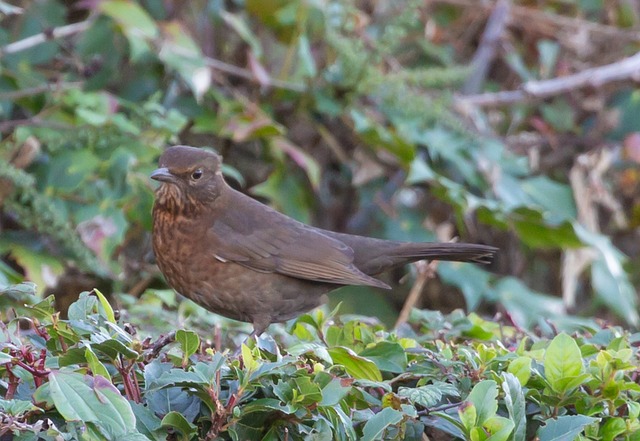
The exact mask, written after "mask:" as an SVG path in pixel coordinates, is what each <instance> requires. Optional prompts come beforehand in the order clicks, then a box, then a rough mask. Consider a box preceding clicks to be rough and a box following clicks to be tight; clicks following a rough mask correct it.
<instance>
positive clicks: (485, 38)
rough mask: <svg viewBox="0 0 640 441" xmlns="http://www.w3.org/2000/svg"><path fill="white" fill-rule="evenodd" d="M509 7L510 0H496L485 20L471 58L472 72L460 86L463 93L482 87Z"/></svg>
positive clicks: (506, 20)
mask: <svg viewBox="0 0 640 441" xmlns="http://www.w3.org/2000/svg"><path fill="white" fill-rule="evenodd" d="M510 9H511V1H510V0H498V1H497V2H496V4H495V7H494V8H493V12H492V13H491V16H490V17H489V20H488V21H487V26H486V28H485V30H484V32H483V33H482V38H481V40H480V44H479V45H478V49H477V50H476V53H475V54H474V55H473V60H471V67H472V72H471V74H470V75H469V77H468V78H467V81H466V82H465V84H464V86H463V87H462V93H464V94H465V95H466V94H471V93H478V92H479V91H480V90H481V89H482V85H483V84H484V81H485V79H486V77H487V72H488V71H489V68H490V67H491V63H492V62H493V60H494V58H495V57H496V52H497V49H498V43H499V42H500V38H501V37H502V35H503V34H504V30H505V28H506V26H507V22H508V21H509V12H510Z"/></svg>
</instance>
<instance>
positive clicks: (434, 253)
mask: <svg viewBox="0 0 640 441" xmlns="http://www.w3.org/2000/svg"><path fill="white" fill-rule="evenodd" d="M497 252H498V248H496V247H492V246H489V245H480V244H473V243H455V242H445V243H405V244H401V245H400V246H398V247H396V248H395V249H394V250H393V254H394V255H395V256H396V257H399V258H405V259H407V260H409V261H411V260H449V261H453V262H475V263H491V261H492V260H493V257H494V256H495V254H496V253H497Z"/></svg>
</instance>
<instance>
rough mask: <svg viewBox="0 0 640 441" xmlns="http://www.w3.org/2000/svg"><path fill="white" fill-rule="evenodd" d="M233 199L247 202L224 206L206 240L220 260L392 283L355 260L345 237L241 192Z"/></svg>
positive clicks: (347, 281) (300, 274) (346, 281)
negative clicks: (368, 272)
mask: <svg viewBox="0 0 640 441" xmlns="http://www.w3.org/2000/svg"><path fill="white" fill-rule="evenodd" d="M237 196H240V197H241V198H240V199H237ZM234 203H238V204H240V205H244V207H242V208H239V207H234V210H225V212H224V213H223V214H222V215H221V216H220V217H218V218H217V219H215V220H214V221H213V224H212V225H211V226H210V228H209V229H208V230H207V237H206V241H207V243H211V244H213V249H212V252H213V254H214V255H215V256H216V258H217V259H218V260H220V261H227V262H235V263H238V264H240V265H243V266H245V267H247V268H251V269H253V270H256V271H261V272H274V273H279V274H284V275H287V276H291V277H297V278H300V279H307V280H314V281H319V282H327V283H335V284H341V285H369V286H377V287H381V288H388V285H386V284H385V283H383V282H381V281H379V280H377V279H375V278H373V277H371V276H368V275H366V274H364V273H363V272H362V271H360V270H359V269H358V268H357V267H356V266H355V265H354V264H353V258H354V252H353V249H351V247H349V246H348V245H346V244H345V243H344V242H342V241H340V240H338V239H335V238H332V237H329V236H327V235H325V234H323V233H322V232H320V231H318V230H316V229H315V228H313V227H310V226H308V225H305V224H303V223H301V222H298V221H296V220H294V219H291V218H289V217H287V216H285V215H283V214H281V213H278V212H276V211H275V210H272V209H270V208H268V207H266V206H263V205H262V204H260V203H259V202H257V201H254V200H253V199H251V198H248V197H247V196H244V195H242V194H240V193H237V195H236V196H234ZM256 204H257V205H258V207H256ZM241 213H245V214H246V213H250V214H251V215H252V216H253V217H252V218H251V219H247V218H242V217H241Z"/></svg>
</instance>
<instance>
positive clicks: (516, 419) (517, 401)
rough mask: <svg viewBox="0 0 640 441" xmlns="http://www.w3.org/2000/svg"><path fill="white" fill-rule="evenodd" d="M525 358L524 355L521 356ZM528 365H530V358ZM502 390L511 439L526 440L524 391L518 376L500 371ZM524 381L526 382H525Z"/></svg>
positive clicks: (516, 440)
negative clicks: (510, 423) (510, 426)
mask: <svg viewBox="0 0 640 441" xmlns="http://www.w3.org/2000/svg"><path fill="white" fill-rule="evenodd" d="M521 358H525V357H521ZM528 360H529V365H531V359H528ZM502 379H503V382H502V390H503V391H504V402H505V406H506V408H507V412H509V418H510V419H511V421H512V422H513V424H514V426H513V429H514V430H513V438H512V440H513V441H526V439H527V415H526V408H525V406H526V402H525V399H524V392H523V391H522V386H521V382H520V379H519V378H516V376H515V375H513V374H511V373H506V372H503V373H502ZM525 383H526V382H525Z"/></svg>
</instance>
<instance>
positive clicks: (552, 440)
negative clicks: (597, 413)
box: [538, 415, 598, 441]
mask: <svg viewBox="0 0 640 441" xmlns="http://www.w3.org/2000/svg"><path fill="white" fill-rule="evenodd" d="M596 421H598V418H591V417H587V416H584V415H565V416H561V417H558V418H557V419H548V420H546V421H545V425H544V426H543V427H541V428H540V429H538V438H539V439H540V441H574V440H575V439H576V437H577V436H578V435H580V433H582V431H583V430H584V428H585V426H587V425H588V424H592V423H594V422H596Z"/></svg>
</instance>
